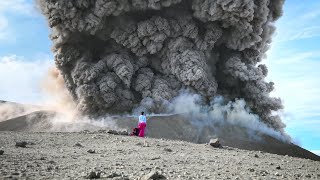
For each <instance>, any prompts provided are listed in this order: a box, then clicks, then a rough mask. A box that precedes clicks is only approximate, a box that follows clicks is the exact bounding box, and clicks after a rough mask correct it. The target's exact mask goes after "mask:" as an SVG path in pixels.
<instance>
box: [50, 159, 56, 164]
mask: <svg viewBox="0 0 320 180" xmlns="http://www.w3.org/2000/svg"><path fill="white" fill-rule="evenodd" d="M48 163H50V164H56V162H55V161H53V160H51V161H49V162H48Z"/></svg>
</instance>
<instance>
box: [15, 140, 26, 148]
mask: <svg viewBox="0 0 320 180" xmlns="http://www.w3.org/2000/svg"><path fill="white" fill-rule="evenodd" d="M27 144H28V143H27V142H25V141H21V142H16V147H22V148H25V147H26V145H27Z"/></svg>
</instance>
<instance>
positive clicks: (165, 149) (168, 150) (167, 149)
mask: <svg viewBox="0 0 320 180" xmlns="http://www.w3.org/2000/svg"><path fill="white" fill-rule="evenodd" d="M163 150H164V151H167V152H172V149H170V148H164V149H163Z"/></svg>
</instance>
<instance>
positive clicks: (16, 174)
mask: <svg viewBox="0 0 320 180" xmlns="http://www.w3.org/2000/svg"><path fill="white" fill-rule="evenodd" d="M19 174H20V173H18V172H13V173H12V174H11V175H14V176H19Z"/></svg>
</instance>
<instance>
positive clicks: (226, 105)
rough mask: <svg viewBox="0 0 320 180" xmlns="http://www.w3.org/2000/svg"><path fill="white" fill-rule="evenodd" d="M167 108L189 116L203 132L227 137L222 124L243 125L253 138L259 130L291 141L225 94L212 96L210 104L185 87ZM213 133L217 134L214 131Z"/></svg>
mask: <svg viewBox="0 0 320 180" xmlns="http://www.w3.org/2000/svg"><path fill="white" fill-rule="evenodd" d="M168 110H169V111H171V112H173V113H176V114H182V115H185V116H186V119H189V120H191V121H190V122H191V123H193V125H194V126H195V127H197V128H195V129H197V130H199V131H200V132H201V129H203V128H204V127H211V128H213V129H216V132H215V133H216V135H217V136H224V135H225V134H223V132H219V129H221V127H223V126H230V125H231V126H233V127H241V128H243V129H246V131H247V134H249V135H250V134H252V136H251V137H252V138H257V137H258V136H255V134H256V133H263V134H266V135H269V136H272V137H274V138H277V139H279V140H282V141H287V142H289V141H291V138H290V137H289V136H288V135H287V134H285V133H284V132H279V131H276V130H275V129H273V128H270V127H268V126H267V125H266V124H264V123H263V122H261V119H260V117H259V116H258V115H256V114H254V113H253V112H252V111H251V109H250V108H249V107H247V106H246V102H245V101H244V100H243V99H236V100H235V101H226V100H225V99H224V98H223V97H222V96H216V97H214V98H212V99H211V101H210V103H209V104H206V103H203V99H202V97H201V96H199V95H198V94H192V93H190V92H189V91H185V90H182V91H180V93H179V95H178V96H177V97H176V98H174V99H173V101H172V103H171V106H170V107H168ZM213 134H214V133H213Z"/></svg>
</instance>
